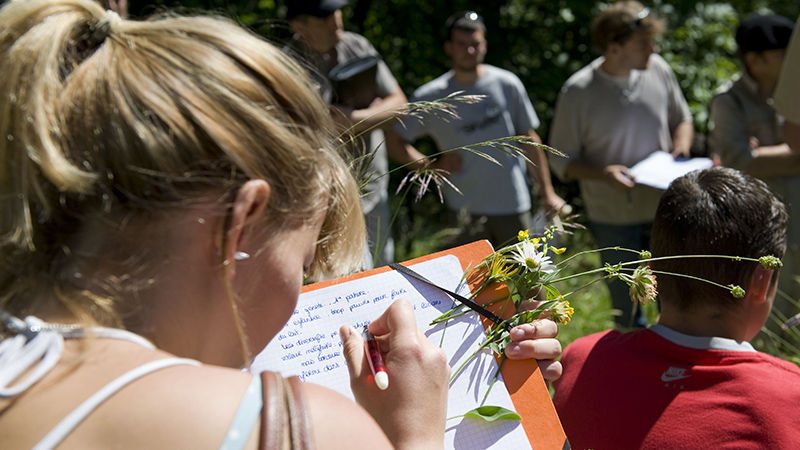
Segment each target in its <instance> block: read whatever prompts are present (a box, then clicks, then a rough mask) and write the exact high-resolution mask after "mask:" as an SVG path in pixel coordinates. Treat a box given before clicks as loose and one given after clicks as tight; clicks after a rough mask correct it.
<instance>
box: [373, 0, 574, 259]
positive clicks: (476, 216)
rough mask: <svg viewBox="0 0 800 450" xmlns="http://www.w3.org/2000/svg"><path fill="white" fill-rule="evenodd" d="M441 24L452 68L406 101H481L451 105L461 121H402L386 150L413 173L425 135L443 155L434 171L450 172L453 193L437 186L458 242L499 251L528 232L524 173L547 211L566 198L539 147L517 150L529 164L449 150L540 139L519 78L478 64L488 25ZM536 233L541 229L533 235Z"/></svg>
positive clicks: (466, 16) (420, 162)
mask: <svg viewBox="0 0 800 450" xmlns="http://www.w3.org/2000/svg"><path fill="white" fill-rule="evenodd" d="M445 26H446V28H447V40H446V41H445V44H444V50H445V53H447V55H448V56H449V57H450V59H451V61H452V66H453V68H452V70H450V71H448V72H446V73H445V74H443V75H441V76H440V77H438V78H436V79H435V80H433V81H431V82H429V83H427V84H425V85H423V86H421V87H420V88H418V89H417V90H416V91H415V92H414V95H413V96H412V98H411V100H412V101H434V100H439V99H442V98H444V97H447V96H448V95H450V94H453V93H456V92H460V93H461V95H478V96H484V98H483V100H481V101H479V102H477V103H473V104H465V103H454V109H455V112H456V114H458V118H443V117H437V116H435V115H432V116H426V117H425V118H424V121H418V120H414V119H409V120H406V121H405V123H404V124H403V126H396V127H395V128H394V129H393V130H391V131H390V132H389V133H387V139H386V145H387V151H388V152H389V155H390V157H391V158H392V159H393V160H395V161H397V162H398V163H399V164H407V163H410V168H412V169H414V168H419V167H422V166H424V165H425V164H427V163H428V162H429V161H428V160H427V159H426V158H425V157H424V156H423V155H422V154H421V153H420V152H419V151H417V150H416V149H415V148H414V147H413V146H412V145H411V144H410V143H411V142H413V141H414V140H415V139H417V138H420V137H423V136H430V137H431V138H432V139H433V140H434V142H435V143H436V146H437V147H438V150H439V151H442V152H446V153H444V154H443V155H442V156H440V157H439V158H438V159H437V160H435V161H434V162H433V163H432V166H433V167H435V168H442V169H445V170H447V171H448V172H449V175H448V179H449V181H450V183H452V185H453V186H455V188H457V189H458V190H456V189H453V188H452V187H450V186H447V185H445V186H443V187H442V194H443V196H444V202H445V205H446V206H447V209H448V211H449V214H450V222H451V224H453V225H454V226H459V227H460V229H459V232H460V234H459V236H458V237H457V238H456V244H462V243H466V242H471V241H474V240H479V239H488V240H489V241H490V242H491V243H492V244H494V245H495V246H499V245H502V244H505V243H508V241H510V240H515V239H516V236H517V233H518V232H519V231H520V230H525V229H529V228H531V227H532V221H531V205H532V202H531V193H530V188H529V186H528V180H527V175H528V171H530V172H531V173H532V175H533V178H534V180H535V182H536V184H537V185H538V188H539V195H540V197H541V201H542V206H543V208H544V209H545V210H546V211H547V212H548V213H550V214H554V213H556V212H557V211H558V210H559V209H561V207H562V206H564V200H562V199H561V197H559V196H558V195H557V194H556V193H555V191H554V190H553V186H552V184H551V181H550V171H549V168H548V166H547V159H546V158H545V156H544V152H543V151H542V149H541V148H539V147H535V146H531V145H521V146H520V147H519V149H520V151H521V152H524V153H525V155H526V156H527V157H528V159H530V160H531V162H532V164H526V162H525V160H524V159H522V158H521V157H520V156H518V154H517V153H515V152H510V153H504V152H501V151H499V150H496V149H493V148H488V147H482V148H479V150H480V151H482V152H485V153H487V154H489V155H491V157H493V158H495V160H497V161H498V162H499V163H500V164H497V163H495V162H492V161H489V160H487V159H486V158H483V157H481V156H479V155H476V154H474V153H471V152H469V151H466V150H456V151H449V150H451V149H456V148H459V147H463V146H467V145H471V144H477V143H480V142H486V141H492V140H496V139H500V138H506V137H510V136H527V137H529V138H531V139H532V140H534V141H536V142H539V143H541V139H540V138H539V135H538V134H536V131H535V129H536V128H537V127H538V126H539V119H538V117H537V116H536V113H535V112H534V110H533V106H532V105H531V102H530V99H529V98H528V94H527V92H526V90H525V87H524V86H523V85H522V82H521V81H520V79H519V78H518V77H517V76H516V75H514V74H512V73H511V72H509V71H507V70H503V69H500V68H498V67H494V66H491V65H488V64H484V62H483V59H484V57H485V56H486V50H487V46H486V36H485V35H486V27H485V25H484V23H483V19H482V18H481V17H480V15H478V13H476V12H475V11H465V12H462V13H458V14H455V15H453V16H451V17H450V18H449V19H448V21H447V22H446V24H445ZM464 218H466V219H467V223H466V224H464V223H463V219H464ZM459 219H461V220H459ZM537 231H541V230H531V232H537Z"/></svg>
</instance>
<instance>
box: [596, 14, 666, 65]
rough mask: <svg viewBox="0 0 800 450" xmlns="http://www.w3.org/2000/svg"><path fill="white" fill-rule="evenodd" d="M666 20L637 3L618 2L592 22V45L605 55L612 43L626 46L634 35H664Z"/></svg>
mask: <svg viewBox="0 0 800 450" xmlns="http://www.w3.org/2000/svg"><path fill="white" fill-rule="evenodd" d="M665 28H666V25H665V23H664V20H663V19H661V18H660V17H658V16H656V15H655V14H654V13H653V12H651V11H650V8H645V7H644V6H643V5H642V4H641V3H639V2H637V1H623V2H617V3H614V4H613V5H611V6H609V7H608V8H607V9H606V10H605V11H603V12H602V13H600V15H599V16H597V17H596V18H595V19H594V21H593V22H592V44H594V47H595V49H596V50H597V52H598V53H600V54H603V53H605V52H606V50H608V46H609V45H611V43H614V42H616V43H618V44H624V43H625V42H627V41H628V39H630V38H631V37H632V36H633V35H634V33H636V32H639V31H643V32H645V33H647V34H649V35H652V36H654V37H655V36H660V35H661V34H663V33H664V30H665Z"/></svg>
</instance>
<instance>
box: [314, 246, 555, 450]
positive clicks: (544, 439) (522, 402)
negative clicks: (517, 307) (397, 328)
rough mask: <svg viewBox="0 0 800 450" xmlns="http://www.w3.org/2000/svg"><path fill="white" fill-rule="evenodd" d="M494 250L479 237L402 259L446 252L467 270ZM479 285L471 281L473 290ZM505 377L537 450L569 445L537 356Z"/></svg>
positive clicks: (514, 364)
mask: <svg viewBox="0 0 800 450" xmlns="http://www.w3.org/2000/svg"><path fill="white" fill-rule="evenodd" d="M493 251H494V249H493V248H492V245H491V244H490V243H489V241H477V242H473V243H471V244H467V245H463V246H461V247H456V248H452V249H449V250H444V251H441V252H437V253H432V254H430V255H426V256H422V257H419V258H415V259H412V260H410V261H405V262H403V265H404V266H409V265H413V264H417V263H421V262H425V261H429V260H432V259H436V258H439V257H442V256H446V255H453V256H455V257H456V258H458V260H459V262H460V263H461V267H462V269H464V270H467V269H468V268H472V267H475V266H476V265H477V264H479V263H480V262H481V261H482V260H483V258H485V257H486V256H488V255H489V254H491V253H492V252H493ZM390 270H393V269H392V268H390V267H388V266H384V267H378V268H375V269H372V270H368V271H365V272H359V273H356V274H353V275H348V276H345V277H341V278H337V279H334V280H328V281H323V282H320V283H314V284H309V285H306V286H304V287H303V290H302V292H304V293H305V292H311V291H315V290H317V289H322V288H324V287H328V286H332V285H336V284H341V283H346V282H348V281H352V280H358V279H361V278H365V277H369V276H372V275H376V274H379V273H383V272H388V271H390ZM476 288H477V286H474V285H470V289H471V290H473V291H474V290H475V289H476ZM504 291H505V288H498V289H496V290H495V291H493V292H490V291H484V292H483V293H481V295H479V296H478V298H477V299H476V300H477V302H478V303H481V304H486V303H489V302H491V301H492V300H496V299H498V298H501V297H503V296H504V295H506V294H507V291H506V292H504ZM502 308H503V307H502V304H500V303H499V302H498V304H494V305H488V306H487V309H489V310H491V311H492V312H494V313H495V314H498V315H501V309H502ZM512 314H513V313H512V312H511V311H506V313H505V314H504V315H501V317H502V318H504V319H506V318H508V317H510V316H511V315H512ZM482 319H483V325H484V328H486V329H487V330H488V328H489V327H490V326H491V321H489V320H488V319H486V318H482ZM500 371H501V373H502V374H503V380H504V381H505V385H506V388H507V389H508V393H509V394H510V396H511V401H512V402H513V403H514V408H515V410H516V412H517V414H519V415H520V416H521V417H522V427H523V429H524V430H525V434H526V435H527V437H528V441H529V442H530V444H531V447H532V448H533V449H534V450H563V449H568V448H569V444H568V442H567V438H566V435H565V434H564V429H563V428H562V427H561V422H560V421H559V419H558V414H557V413H556V410H555V407H554V406H553V402H552V400H551V399H550V392H549V391H548V389H547V385H546V384H545V382H544V379H543V378H542V376H541V373H539V367H538V365H537V364H536V361H534V360H522V361H519V360H508V359H507V360H506V361H505V362H504V363H503V366H502V368H501V370H500Z"/></svg>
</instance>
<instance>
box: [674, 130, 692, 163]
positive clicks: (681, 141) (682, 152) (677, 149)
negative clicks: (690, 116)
mask: <svg viewBox="0 0 800 450" xmlns="http://www.w3.org/2000/svg"><path fill="white" fill-rule="evenodd" d="M693 140H694V124H692V122H681V124H680V125H678V126H677V128H675V131H673V132H672V156H674V157H678V156H683V157H685V158H688V157H689V154H690V153H691V149H692V141H693Z"/></svg>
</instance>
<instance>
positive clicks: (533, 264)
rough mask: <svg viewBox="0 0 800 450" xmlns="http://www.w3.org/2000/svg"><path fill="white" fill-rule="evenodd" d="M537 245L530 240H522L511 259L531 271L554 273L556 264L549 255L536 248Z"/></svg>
mask: <svg viewBox="0 0 800 450" xmlns="http://www.w3.org/2000/svg"><path fill="white" fill-rule="evenodd" d="M536 247H537V245H536V244H534V243H533V242H530V241H523V242H520V243H519V244H517V248H516V251H515V252H514V254H513V256H512V257H511V259H513V260H514V261H516V262H518V263H520V264H521V265H522V266H524V267H525V268H526V269H527V270H529V271H531V272H536V271H539V272H542V273H552V272H553V271H554V270H556V266H555V264H553V263H552V262H551V261H550V257H549V256H545V255H544V253H542V252H540V251H538V250H536Z"/></svg>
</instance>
